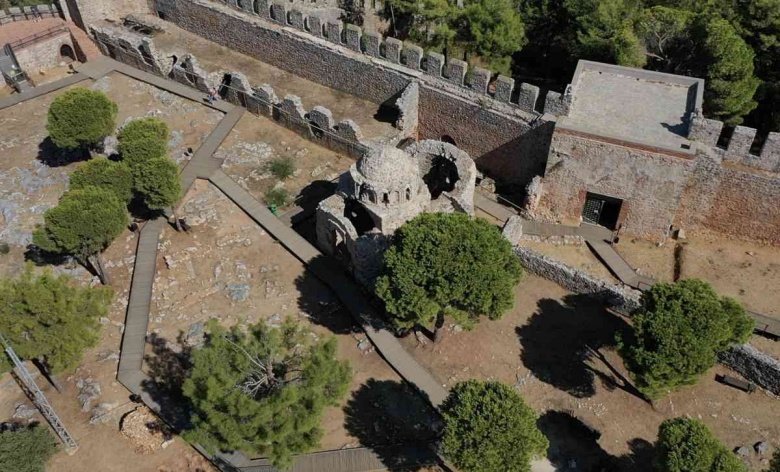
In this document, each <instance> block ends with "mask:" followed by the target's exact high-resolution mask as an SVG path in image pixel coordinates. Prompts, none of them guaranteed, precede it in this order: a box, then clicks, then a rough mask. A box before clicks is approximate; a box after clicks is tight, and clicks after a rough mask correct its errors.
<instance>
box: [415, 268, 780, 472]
mask: <svg viewBox="0 0 780 472" xmlns="http://www.w3.org/2000/svg"><path fill="white" fill-rule="evenodd" d="M515 294H516V297H515V307H514V309H512V310H511V311H510V312H509V313H507V314H506V315H505V316H504V317H503V318H502V319H501V320H499V321H488V320H485V321H482V322H481V323H480V324H479V325H478V327H477V328H476V329H474V330H473V331H471V332H466V331H462V332H459V330H456V329H453V326H452V325H449V324H447V325H445V328H446V332H445V334H444V339H442V340H441V341H440V342H439V343H438V344H431V343H429V344H427V345H425V346H419V345H418V342H417V340H416V339H415V338H414V336H408V337H407V338H405V339H404V340H403V344H404V346H405V348H406V349H407V350H408V351H409V352H410V353H412V354H413V355H414V357H415V358H416V359H417V360H418V361H420V362H421V363H422V364H423V365H424V366H426V367H427V368H428V369H429V370H430V371H431V372H432V373H433V374H434V376H435V377H436V378H437V379H438V380H439V381H441V383H442V384H445V385H446V386H447V387H450V386H452V385H453V384H454V383H456V382H458V381H462V380H467V379H470V378H478V379H495V380H499V381H502V382H505V383H507V384H509V385H514V386H515V388H516V389H517V390H518V391H519V392H520V393H521V394H522V395H523V397H525V398H526V399H527V400H528V401H529V403H530V404H531V405H532V406H533V407H534V409H535V410H536V411H537V413H539V415H540V416H541V420H540V427H541V428H542V429H543V430H544V431H545V432H546V433H547V434H548V436H549V438H550V442H551V448H550V452H549V457H550V459H551V460H552V461H553V462H554V463H557V464H559V465H562V466H565V465H566V464H569V461H570V460H571V459H573V458H574V457H577V459H576V463H577V465H578V466H579V467H581V468H578V469H577V470H591V467H595V465H596V464H598V463H602V462H603V461H608V460H616V461H617V462H618V464H619V465H620V470H632V471H644V470H651V469H650V462H649V460H648V458H647V457H648V456H647V455H646V453H647V450H648V448H649V447H650V444H651V443H652V442H653V441H654V440H655V438H656V434H657V429H658V425H659V424H660V423H661V421H663V420H664V419H666V418H670V417H676V416H687V415H690V416H691V417H694V418H701V419H702V420H703V421H704V422H706V423H707V424H708V425H709V426H710V427H711V428H712V430H713V431H714V432H715V434H716V435H717V436H718V437H719V438H720V439H721V440H722V441H724V442H725V444H726V445H727V446H728V447H730V448H731V447H738V446H745V445H747V446H749V447H750V446H752V445H753V444H755V443H756V442H758V441H762V440H763V441H769V442H770V443H771V444H772V445H773V447H775V448H777V447H780V424H778V422H777V414H776V412H777V408H778V399H777V398H776V397H774V396H772V395H770V394H768V393H766V392H764V391H758V392H756V393H754V394H752V395H750V394H746V393H742V392H740V391H737V390H735V389H732V388H729V387H726V386H723V385H721V384H718V383H716V382H715V380H714V377H715V374H717V373H725V372H726V369H725V368H723V367H721V366H717V367H714V368H713V369H711V371H710V372H708V373H707V374H706V375H705V376H704V377H703V378H702V379H701V380H700V381H699V383H698V384H697V385H696V386H693V387H688V388H684V389H682V390H681V391H679V392H677V393H674V394H672V395H669V396H668V397H667V398H665V399H663V400H660V401H658V402H656V404H654V405H650V404H647V403H645V402H644V401H643V400H641V399H639V398H638V397H637V396H635V395H634V394H632V393H631V389H630V387H628V386H626V384H624V383H623V381H622V380H621V378H625V376H626V375H627V373H626V371H625V369H624V368H623V365H622V363H621V360H620V358H619V356H618V355H617V354H616V353H615V352H614V348H613V346H614V335H615V333H616V332H617V331H620V330H623V329H625V328H626V326H627V325H626V321H625V320H623V319H622V318H619V317H617V316H615V315H613V314H611V313H608V312H606V311H605V310H603V309H602V308H601V307H599V306H598V305H597V304H595V303H594V302H592V301H590V300H588V299H586V298H584V297H582V296H577V295H571V294H569V293H568V292H567V291H565V290H564V289H562V288H560V287H559V286H557V285H556V284H554V283H552V282H550V281H547V280H544V279H540V278H538V277H535V276H528V277H526V278H525V279H524V281H523V282H521V283H520V285H518V287H517V288H516V290H515ZM591 348H592V349H593V350H591ZM593 431H597V433H595V434H594V433H593ZM767 458H768V456H762V457H759V456H758V455H757V454H755V453H753V454H751V456H750V457H749V460H750V463H751V466H752V468H753V469H754V470H760V469H761V468H762V467H765V465H766V459H767Z"/></svg>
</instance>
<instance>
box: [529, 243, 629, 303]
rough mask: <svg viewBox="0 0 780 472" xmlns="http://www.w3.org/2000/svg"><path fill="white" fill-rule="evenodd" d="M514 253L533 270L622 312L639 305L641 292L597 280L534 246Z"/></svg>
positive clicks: (566, 287)
mask: <svg viewBox="0 0 780 472" xmlns="http://www.w3.org/2000/svg"><path fill="white" fill-rule="evenodd" d="M515 254H517V256H518V257H519V258H520V262H521V263H522V264H523V266H524V267H525V268H526V269H528V270H529V271H530V272H532V273H534V274H536V275H538V276H540V277H544V278H545V279H549V280H552V281H553V282H555V283H557V284H558V285H560V286H561V287H563V288H565V289H567V290H571V291H572V292H574V293H579V294H584V295H590V296H591V297H593V298H594V299H596V300H599V301H601V302H603V303H604V304H605V305H606V306H608V307H610V308H612V309H613V310H615V311H618V312H620V313H623V314H626V315H630V314H631V313H633V312H634V311H635V310H637V309H638V308H639V307H640V304H639V298H640V292H639V291H638V290H633V289H631V288H623V287H620V286H618V285H614V284H610V283H608V282H605V281H603V280H600V279H597V278H596V277H593V276H592V275H590V274H587V273H585V272H583V271H581V270H577V269H574V268H572V267H569V266H568V265H566V264H564V263H563V262H560V261H557V260H555V259H551V258H549V257H547V256H545V255H544V254H540V253H538V252H536V251H534V250H533V249H529V248H527V247H523V246H515Z"/></svg>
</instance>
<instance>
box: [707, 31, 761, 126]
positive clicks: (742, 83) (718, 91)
mask: <svg viewBox="0 0 780 472" xmlns="http://www.w3.org/2000/svg"><path fill="white" fill-rule="evenodd" d="M694 37H697V38H699V39H700V44H701V49H700V51H701V54H700V55H698V57H699V59H700V60H701V61H702V62H703V64H704V66H705V67H704V68H705V69H706V76H705V79H706V88H705V91H704V110H705V112H706V113H708V114H709V115H712V116H716V117H717V118H718V119H720V120H723V121H724V122H725V123H728V124H731V125H738V124H740V123H742V117H743V116H745V115H747V114H748V113H750V112H751V111H753V109H754V108H755V107H756V105H757V103H756V102H755V101H754V100H753V96H754V95H755V93H756V90H757V89H758V86H759V85H760V83H761V81H760V80H759V79H757V78H756V77H755V76H754V75H753V71H754V68H753V59H754V58H755V54H754V53H753V50H751V49H750V47H749V46H748V45H747V43H745V41H744V40H743V39H742V38H740V37H739V35H738V34H737V32H736V30H735V29H734V28H733V27H732V26H731V25H730V24H729V23H728V21H726V20H723V19H720V18H716V19H712V20H709V21H703V20H702V21H700V22H699V23H697V26H696V27H695V31H694ZM701 38H704V39H703V40H702V39H701Z"/></svg>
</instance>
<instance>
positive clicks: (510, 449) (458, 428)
mask: <svg viewBox="0 0 780 472" xmlns="http://www.w3.org/2000/svg"><path fill="white" fill-rule="evenodd" d="M442 416H443V417H444V438H443V439H442V450H443V452H444V456H445V457H446V458H447V459H448V460H450V461H452V462H453V464H455V466H456V467H458V468H459V469H460V470H463V471H464V472H528V471H530V470H531V460H532V459H533V458H534V457H542V456H544V454H545V453H546V452H547V447H548V446H549V443H548V441H547V438H546V437H544V434H542V432H541V431H539V429H538V428H537V427H536V420H537V417H536V413H534V411H533V410H532V409H531V407H529V406H528V405H526V403H525V401H523V398H522V397H521V396H520V395H519V394H518V393H517V392H515V391H514V390H512V388H510V387H508V386H506V385H504V384H502V383H499V382H480V381H477V380H469V381H467V382H462V383H459V384H457V385H455V387H454V388H453V389H452V390H451V391H450V394H449V396H448V397H447V399H446V400H445V402H444V404H443V405H442Z"/></svg>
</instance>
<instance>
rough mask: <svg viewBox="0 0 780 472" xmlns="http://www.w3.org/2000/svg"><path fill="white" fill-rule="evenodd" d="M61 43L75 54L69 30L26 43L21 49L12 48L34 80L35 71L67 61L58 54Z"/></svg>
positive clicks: (21, 64)
mask: <svg viewBox="0 0 780 472" xmlns="http://www.w3.org/2000/svg"><path fill="white" fill-rule="evenodd" d="M63 45H68V46H70V49H71V51H73V54H74V55H75V54H76V48H75V47H74V46H73V39H72V38H71V36H70V32H69V31H67V30H65V31H63V32H62V33H60V34H58V35H57V36H54V37H51V38H48V39H45V40H43V41H39V42H37V43H33V44H30V45H27V46H25V47H24V48H22V49H14V55H15V56H16V60H17V61H18V62H19V66H20V67H21V68H22V70H23V71H25V72H26V73H27V74H28V75H29V76H30V77H31V78H32V79H33V80H35V72H36V71H38V70H41V69H50V68H52V67H56V66H57V65H59V64H60V62H63V61H68V59H67V58H63V57H62V56H60V48H62V46H63ZM74 57H75V56H74Z"/></svg>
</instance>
